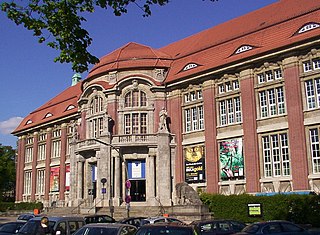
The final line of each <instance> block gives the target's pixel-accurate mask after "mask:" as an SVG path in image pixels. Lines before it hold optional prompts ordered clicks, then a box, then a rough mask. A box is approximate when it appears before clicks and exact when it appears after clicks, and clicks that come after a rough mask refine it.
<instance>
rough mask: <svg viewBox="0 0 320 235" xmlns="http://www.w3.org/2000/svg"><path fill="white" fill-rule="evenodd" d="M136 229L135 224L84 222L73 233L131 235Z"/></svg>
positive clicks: (75, 234) (79, 234) (81, 234)
mask: <svg viewBox="0 0 320 235" xmlns="http://www.w3.org/2000/svg"><path fill="white" fill-rule="evenodd" d="M136 231H137V228H136V227H135V226H132V225H130V224H119V223H112V224H111V223H94V224H86V225H85V226H83V227H82V228H80V229H79V230H78V231H77V232H75V233H74V234H73V235H96V234H98V235H133V234H135V232H136Z"/></svg>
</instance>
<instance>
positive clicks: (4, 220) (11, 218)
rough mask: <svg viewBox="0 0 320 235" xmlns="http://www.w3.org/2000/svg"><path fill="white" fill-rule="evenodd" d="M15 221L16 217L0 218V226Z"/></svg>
mask: <svg viewBox="0 0 320 235" xmlns="http://www.w3.org/2000/svg"><path fill="white" fill-rule="evenodd" d="M16 220H17V216H1V217H0V224H4V223H7V222H12V221H16Z"/></svg>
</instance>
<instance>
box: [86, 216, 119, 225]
mask: <svg viewBox="0 0 320 235" xmlns="http://www.w3.org/2000/svg"><path fill="white" fill-rule="evenodd" d="M84 220H85V221H86V224H91V223H115V222H116V220H115V219H114V218H113V217H111V216H109V215H87V216H85V217H84Z"/></svg>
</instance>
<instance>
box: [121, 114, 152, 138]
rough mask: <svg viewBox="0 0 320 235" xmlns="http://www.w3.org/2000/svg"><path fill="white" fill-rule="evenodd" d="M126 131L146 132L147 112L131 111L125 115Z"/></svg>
mask: <svg viewBox="0 0 320 235" xmlns="http://www.w3.org/2000/svg"><path fill="white" fill-rule="evenodd" d="M124 133H125V134H126V135H129V134H146V133H147V114H146V113H131V114H125V115H124Z"/></svg>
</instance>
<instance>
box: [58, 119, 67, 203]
mask: <svg viewBox="0 0 320 235" xmlns="http://www.w3.org/2000/svg"><path fill="white" fill-rule="evenodd" d="M67 127H68V126H67V124H66V123H64V124H62V125H61V155H60V173H59V202H58V203H59V204H60V205H64V199H65V198H64V192H65V188H66V153H67Z"/></svg>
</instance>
